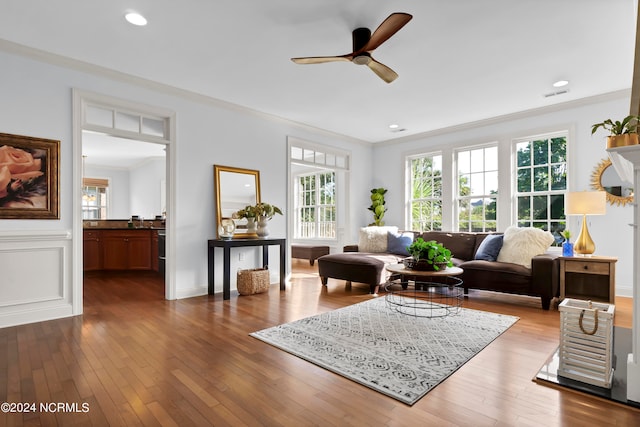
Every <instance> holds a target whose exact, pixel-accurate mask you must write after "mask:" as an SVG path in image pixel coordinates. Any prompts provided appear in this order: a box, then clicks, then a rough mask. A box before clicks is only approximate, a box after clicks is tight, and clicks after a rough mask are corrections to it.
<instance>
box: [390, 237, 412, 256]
mask: <svg viewBox="0 0 640 427" xmlns="http://www.w3.org/2000/svg"><path fill="white" fill-rule="evenodd" d="M411 243H413V233H412V232H411V231H406V232H404V233H394V232H392V231H389V232H388V233H387V252H389V253H391V254H396V255H404V256H409V252H408V251H407V246H409V245H410V244H411Z"/></svg>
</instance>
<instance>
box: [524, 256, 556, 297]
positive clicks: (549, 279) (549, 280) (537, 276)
mask: <svg viewBox="0 0 640 427" xmlns="http://www.w3.org/2000/svg"><path fill="white" fill-rule="evenodd" d="M531 290H532V291H533V292H535V293H537V294H538V295H540V296H542V297H546V298H555V297H559V296H560V263H559V261H558V255H555V254H549V253H546V254H540V255H536V256H534V257H533V258H531Z"/></svg>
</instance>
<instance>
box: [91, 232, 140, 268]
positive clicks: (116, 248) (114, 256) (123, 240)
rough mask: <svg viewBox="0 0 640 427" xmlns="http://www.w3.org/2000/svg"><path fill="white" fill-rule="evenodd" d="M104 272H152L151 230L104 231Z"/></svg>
mask: <svg viewBox="0 0 640 427" xmlns="http://www.w3.org/2000/svg"><path fill="white" fill-rule="evenodd" d="M102 266H103V269H104V270H151V230H102Z"/></svg>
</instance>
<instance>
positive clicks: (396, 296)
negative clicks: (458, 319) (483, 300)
mask: <svg viewBox="0 0 640 427" xmlns="http://www.w3.org/2000/svg"><path fill="white" fill-rule="evenodd" d="M386 269H387V271H389V272H390V273H392V274H396V275H399V276H400V281H389V282H387V284H386V285H385V286H384V289H385V291H386V295H385V300H386V301H387V305H388V306H389V307H391V308H393V309H395V310H396V311H398V312H400V313H403V314H407V315H411V316H416V317H444V316H448V315H450V314H456V313H458V312H459V311H460V308H461V307H462V300H463V293H464V290H463V289H462V280H461V279H460V278H458V277H456V276H459V275H461V274H462V273H463V270H462V269H461V268H460V267H449V268H446V269H442V270H438V271H431V270H429V271H423V270H411V269H408V268H406V267H405V266H404V264H389V265H387V266H386Z"/></svg>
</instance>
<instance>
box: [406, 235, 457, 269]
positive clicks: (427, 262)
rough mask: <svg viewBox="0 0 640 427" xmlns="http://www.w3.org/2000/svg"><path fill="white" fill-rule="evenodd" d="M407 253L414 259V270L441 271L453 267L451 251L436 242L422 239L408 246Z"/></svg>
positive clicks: (419, 238)
mask: <svg viewBox="0 0 640 427" xmlns="http://www.w3.org/2000/svg"><path fill="white" fill-rule="evenodd" d="M407 252H409V254H410V255H411V256H412V257H413V259H414V263H413V266H412V267H411V268H412V269H414V270H435V271H439V270H440V269H444V268H447V267H453V262H452V261H451V251H450V250H449V249H447V248H445V247H444V246H443V245H442V244H441V243H438V242H436V241H435V240H429V241H425V240H424V239H423V238H422V237H418V238H417V239H416V240H414V241H413V243H411V245H409V246H407Z"/></svg>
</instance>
